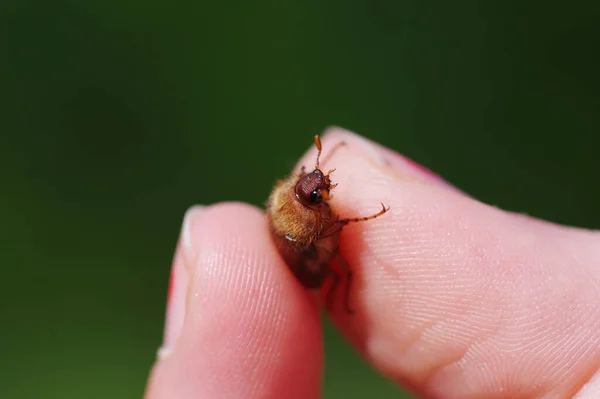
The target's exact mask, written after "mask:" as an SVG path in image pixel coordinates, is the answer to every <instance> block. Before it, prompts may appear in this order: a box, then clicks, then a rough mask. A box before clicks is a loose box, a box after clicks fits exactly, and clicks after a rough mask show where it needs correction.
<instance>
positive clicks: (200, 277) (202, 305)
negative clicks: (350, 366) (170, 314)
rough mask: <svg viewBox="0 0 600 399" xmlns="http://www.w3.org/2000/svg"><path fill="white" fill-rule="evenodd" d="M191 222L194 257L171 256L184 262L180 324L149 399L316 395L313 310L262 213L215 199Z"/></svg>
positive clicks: (318, 351) (317, 337) (319, 358)
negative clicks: (184, 289)
mask: <svg viewBox="0 0 600 399" xmlns="http://www.w3.org/2000/svg"><path fill="white" fill-rule="evenodd" d="M191 224H192V226H191V231H192V234H191V237H192V238H191V245H192V247H193V253H194V256H193V257H192V260H191V261H190V260H189V256H188V257H185V256H176V261H177V259H180V260H181V259H184V258H186V261H188V262H189V264H188V265H186V266H187V267H186V269H187V271H188V273H189V287H188V291H187V307H186V315H185V322H184V324H183V329H182V332H181V335H180V337H179V339H178V341H177V343H176V345H175V347H174V349H173V351H172V353H170V354H169V356H167V357H166V358H165V359H162V360H159V361H158V362H157V364H156V365H155V367H154V370H153V372H152V376H151V380H150V383H149V388H148V393H147V396H146V397H147V398H149V399H167V398H168V399H172V398H178V399H186V398H190V399H191V398H207V399H220V398H298V399H300V398H318V397H320V389H321V386H320V385H321V372H322V362H323V355H322V342H321V340H322V337H321V331H320V323H319V318H318V314H317V311H316V308H315V306H314V305H313V304H312V303H311V301H310V300H309V297H308V296H307V293H306V292H305V291H304V290H303V289H302V287H301V286H300V285H299V284H298V283H297V282H296V281H295V279H294V278H293V276H292V274H291V273H290V272H289V271H288V269H287V267H286V265H285V264H283V262H282V260H281V259H280V257H279V254H278V253H277V252H276V249H275V248H274V247H273V244H272V243H271V240H270V237H269V235H268V231H267V226H266V222H265V218H264V215H263V214H262V212H261V211H259V210H258V209H256V208H253V207H250V206H248V205H242V204H231V203H226V204H218V205H215V206H210V207H207V208H205V210H204V211H203V212H202V214H201V215H200V216H198V217H197V218H196V219H195V220H193V221H191ZM194 257H196V259H195V260H194V259H193V258H194ZM181 261H183V260H181ZM175 267H177V265H176V266H175Z"/></svg>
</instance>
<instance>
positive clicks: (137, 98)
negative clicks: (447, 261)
mask: <svg viewBox="0 0 600 399" xmlns="http://www.w3.org/2000/svg"><path fill="white" fill-rule="evenodd" d="M598 4H600V3H598V2H591V1H590V2H577V1H572V2H568V3H565V4H563V3H556V5H554V4H553V3H552V2H527V4H523V3H522V2H517V1H486V2H478V1H457V2H456V1H455V2H450V1H434V2H419V1H390V0H372V1H340V0H338V1H326V2H323V1H317V0H305V1H280V2H277V1H237V2H223V3H221V4H218V3H217V2H198V1H197V2H184V1H175V2H158V1H150V0H144V1H141V0H125V1H123V0H120V1H117V0H95V1H75V0H71V1H65V0H59V1H52V2H50V1H41V0H40V1H32V0H3V1H2V3H1V4H0V109H1V110H0V116H1V118H0V137H1V141H0V166H1V168H0V179H1V180H0V182H1V183H0V184H1V185H0V187H1V188H0V193H1V195H0V204H1V206H0V224H1V227H2V228H1V229H0V238H1V241H0V242H1V248H0V249H1V251H0V267H1V269H0V270H1V274H0V276H1V277H0V295H1V299H2V301H1V302H0V310H1V314H0V316H1V320H0V342H1V347H2V353H1V355H0V364H1V367H2V370H0V372H1V373H0V397H2V398H7V399H12V398H19V399H20V398H60V399H69V398H78V399H80V398H92V399H93V398H117V399H118V398H139V397H141V396H142V393H143V389H144V385H145V381H146V377H147V372H148V370H149V368H150V366H151V363H152V362H153V360H154V357H155V351H156V348H157V347H158V346H159V344H160V341H161V334H162V322H163V314H164V306H165V296H166V288H167V280H168V275H169V267H170V262H171V256H172V252H173V249H174V244H175V241H176V239H177V235H178V231H179V227H180V223H181V218H182V215H183V212H184V211H185V209H186V208H187V207H188V206H190V205H192V204H194V203H202V204H209V203H212V202H216V201H224V200H240V201H247V202H251V203H254V204H261V203H263V201H264V200H265V198H266V196H267V195H268V193H269V190H270V188H271V185H272V183H273V182H274V180H275V179H276V178H278V177H280V176H282V175H285V174H286V173H287V172H288V171H289V169H290V168H291V167H292V166H293V165H294V163H295V161H296V160H297V158H298V157H299V156H300V155H301V154H302V152H303V151H305V150H306V149H307V148H308V147H309V146H310V145H311V140H312V135H313V134H315V133H317V132H319V131H321V130H322V129H323V128H324V127H326V126H328V125H333V124H335V125H340V126H343V127H346V128H349V129H352V130H355V131H357V132H359V133H361V134H363V135H365V136H367V137H370V138H372V139H374V140H377V141H379V142H381V143H383V144H385V145H387V146H389V147H392V148H394V149H396V150H398V151H400V152H402V153H404V154H406V155H408V156H410V157H412V158H414V159H416V160H417V161H418V162H420V163H422V164H424V165H426V166H427V167H429V168H431V169H433V170H435V171H436V172H439V173H440V174H442V175H443V176H444V177H445V178H447V179H448V180H449V181H450V182H452V183H453V184H455V185H456V186H458V187H460V188H461V189H463V190H465V191H466V192H468V193H470V194H472V195H473V196H475V197H477V198H479V199H481V200H483V201H485V202H488V203H492V204H495V205H498V206H501V207H504V208H508V209H512V210H516V211H520V212H527V213H529V214H532V215H535V216H539V217H543V218H547V219H550V220H553V221H556V222H560V223H568V224H573V225H579V226H587V227H595V228H598V227H600V212H599V211H598V204H599V203H600V201H599V200H600V190H599V184H598V172H599V171H600V167H599V164H598V155H597V154H598V148H599V147H598V145H599V144H600V142H599V138H598V132H599V131H600V129H599V128H600V113H599V110H600V95H599V93H600V74H599V73H598V71H599V70H600V65H599V64H600V63H599V52H600V51H599V49H600V24H599V23H598V21H599V20H600V9H599V7H600V6H599V5H598ZM326 338H327V342H326V345H327V356H328V358H327V366H326V374H325V383H324V384H325V387H324V389H325V398H330V399H331V398H344V399H351V398H363V397H370V398H392V397H398V391H397V390H396V388H395V387H393V385H392V384H391V383H389V382H386V381H384V380H383V379H381V378H380V377H378V376H376V374H375V373H374V372H372V371H370V370H369V368H368V367H367V366H366V365H364V364H363V363H362V361H360V360H359V358H358V356H356V355H354V354H353V353H352V352H351V351H350V349H349V348H348V347H347V346H346V344H344V343H343V342H342V341H341V340H340V339H339V338H338V337H337V335H336V334H335V332H333V330H332V329H330V328H329V327H328V328H327V334H326Z"/></svg>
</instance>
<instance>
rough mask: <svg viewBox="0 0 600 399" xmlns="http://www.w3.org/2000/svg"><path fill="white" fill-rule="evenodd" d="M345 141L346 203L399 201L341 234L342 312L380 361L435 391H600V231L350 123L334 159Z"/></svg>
mask: <svg viewBox="0 0 600 399" xmlns="http://www.w3.org/2000/svg"><path fill="white" fill-rule="evenodd" d="M342 140H343V141H346V142H347V143H348V145H347V146H346V148H344V149H340V150H339V151H337V152H336V153H335V155H333V156H332V157H331V158H330V159H329V160H328V161H327V162H328V164H327V165H323V167H324V169H330V168H336V172H335V173H334V174H333V175H332V178H333V179H334V180H335V183H339V186H338V187H337V188H336V189H335V192H334V194H335V196H334V198H333V199H332V201H331V206H332V207H333V209H334V210H335V211H336V212H337V213H339V214H340V215H341V217H353V216H364V215H369V214H371V213H374V212H376V211H377V210H378V209H379V206H380V205H379V203H380V202H383V203H384V204H385V205H389V206H390V207H391V211H390V212H389V213H388V214H386V215H384V216H382V217H381V218H378V219H377V220H372V221H369V222H366V223H356V224H350V225H348V226H347V227H346V228H344V230H343V231H342V233H341V242H340V251H341V254H342V256H343V257H344V258H345V260H346V261H347V262H348V264H349V266H350V268H351V269H352V271H353V275H354V278H353V283H352V286H351V287H350V290H351V296H350V303H351V306H352V307H353V308H354V310H355V314H352V315H349V314H346V313H345V312H344V308H343V306H338V303H336V306H334V309H335V310H334V311H333V312H334V313H333V314H332V318H333V319H334V322H335V324H336V325H337V326H338V328H339V329H340V330H341V331H342V332H343V334H344V335H345V336H347V337H348V339H349V340H350V341H351V342H352V343H353V344H354V345H355V347H356V348H357V349H358V350H359V351H360V352H361V353H362V354H363V355H364V356H365V357H366V359H367V360H368V361H369V362H371V363H372V364H373V365H374V366H375V367H376V368H377V369H379V370H380V371H381V372H382V373H384V374H385V375H387V376H389V377H390V378H391V379H393V380H395V381H396V382H398V383H399V384H402V385H405V386H408V387H410V388H412V389H414V390H415V391H416V392H418V393H420V394H423V395H425V396H432V397H441V398H474V397H486V398H494V397H511V398H521V397H572V396H573V395H575V394H577V393H579V394H580V395H583V396H581V397H584V396H585V392H592V391H594V389H596V391H595V392H598V391H597V390H598V389H600V387H598V385H599V384H600V382H599V383H596V388H594V386H593V385H594V384H593V383H590V384H588V385H587V387H586V388H585V390H582V387H584V385H585V384H586V383H588V382H589V381H590V380H591V379H592V377H593V376H594V374H595V373H596V372H597V370H598V368H599V365H600V328H598V327H599V326H598V324H599V322H600V318H599V316H600V307H599V306H598V303H599V301H600V289H599V288H600V267H599V266H600V235H599V234H598V233H597V232H591V231H586V230H582V229H575V228H568V227H561V226H557V225H554V224H551V223H546V222H542V221H538V220H535V219H530V218H527V217H525V216H522V215H516V214H512V213H509V212H505V211H502V210H499V209H496V208H494V207H491V206H488V205H485V204H482V203H480V202H477V201H476V200H474V199H472V198H469V197H467V196H466V195H463V194H462V193H460V192H458V190H455V189H449V186H448V185H446V184H445V183H442V182H441V179H439V178H437V177H436V176H434V175H433V174H430V173H427V172H424V171H423V170H420V169H419V168H418V167H416V166H415V165H413V164H412V163H411V162H410V161H408V160H407V159H405V158H403V157H401V156H400V155H398V154H396V153H394V152H392V151H390V150H388V149H385V148H383V147H381V146H379V145H377V144H374V143H371V142H369V141H367V140H365V139H363V138H361V137H358V136H356V135H354V134H351V133H349V132H346V131H343V130H341V129H337V128H333V129H330V130H329V131H328V132H327V134H326V135H325V136H324V138H323V151H324V155H325V156H327V149H328V148H332V147H333V145H335V144H336V143H337V142H339V141H342ZM315 155H316V152H315V151H314V150H311V151H310V152H309V153H308V154H307V155H306V157H304V158H303V159H302V162H301V164H304V165H307V166H309V165H312V164H314V159H315ZM339 298H340V299H341V296H339ZM586 390H587V391H586ZM591 395H592V396H593V395H594V394H593V393H592V394H591Z"/></svg>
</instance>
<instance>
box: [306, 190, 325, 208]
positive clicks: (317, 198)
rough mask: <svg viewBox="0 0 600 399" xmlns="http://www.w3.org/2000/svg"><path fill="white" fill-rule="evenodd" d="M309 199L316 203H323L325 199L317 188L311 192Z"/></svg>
mask: <svg viewBox="0 0 600 399" xmlns="http://www.w3.org/2000/svg"><path fill="white" fill-rule="evenodd" d="M308 200H309V201H310V203H311V204H313V205H316V204H320V203H321V201H322V200H323V197H321V195H320V194H319V192H318V191H317V190H315V191H313V192H312V193H310V196H309V197H308Z"/></svg>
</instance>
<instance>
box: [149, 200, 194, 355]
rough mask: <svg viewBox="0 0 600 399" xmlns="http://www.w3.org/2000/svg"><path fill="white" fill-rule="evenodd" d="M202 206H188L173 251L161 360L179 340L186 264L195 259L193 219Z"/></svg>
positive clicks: (186, 286)
mask: <svg viewBox="0 0 600 399" xmlns="http://www.w3.org/2000/svg"><path fill="white" fill-rule="evenodd" d="M201 210H202V207H200V206H194V207H192V208H190V209H189V210H188V211H187V212H186V214H185V217H184V219H183V220H184V221H183V226H182V228H181V233H180V237H181V238H180V240H179V245H178V246H177V250H176V251H175V256H174V258H173V265H172V266H171V276H170V279H169V289H168V293H167V314H166V316H165V329H164V337H163V343H162V346H161V347H160V349H159V350H158V358H159V359H161V360H163V359H165V358H167V357H169V356H170V355H171V353H173V349H174V348H175V345H176V344H177V341H178V340H179V336H180V335H181V331H182V329H183V325H184V322H185V314H186V302H187V291H188V285H189V272H188V267H187V266H186V264H188V263H189V262H190V261H191V262H193V260H194V259H196V254H194V251H193V246H192V242H193V241H192V237H191V234H192V231H191V230H192V228H193V225H194V220H195V219H196V218H197V216H198V215H199V213H200V211H201Z"/></svg>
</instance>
